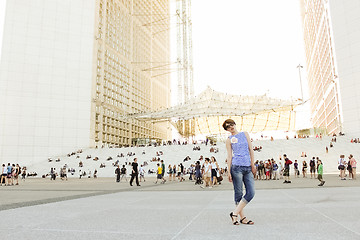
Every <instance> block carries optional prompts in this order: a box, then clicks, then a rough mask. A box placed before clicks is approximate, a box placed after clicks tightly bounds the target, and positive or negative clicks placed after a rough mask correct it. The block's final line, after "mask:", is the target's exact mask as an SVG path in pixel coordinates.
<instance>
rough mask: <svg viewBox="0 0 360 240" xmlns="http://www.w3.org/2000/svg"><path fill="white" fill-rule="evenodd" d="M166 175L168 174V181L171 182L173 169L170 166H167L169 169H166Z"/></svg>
mask: <svg viewBox="0 0 360 240" xmlns="http://www.w3.org/2000/svg"><path fill="white" fill-rule="evenodd" d="M168 173H169V181H171V180H172V175H173V169H172V167H171V165H170V164H169V167H168Z"/></svg>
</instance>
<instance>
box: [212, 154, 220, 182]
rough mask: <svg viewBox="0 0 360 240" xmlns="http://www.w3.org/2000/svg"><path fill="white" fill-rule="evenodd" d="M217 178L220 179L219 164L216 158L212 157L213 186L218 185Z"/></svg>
mask: <svg viewBox="0 0 360 240" xmlns="http://www.w3.org/2000/svg"><path fill="white" fill-rule="evenodd" d="M217 177H220V174H219V164H218V163H217V162H216V159H215V157H211V178H212V185H213V186H214V185H216V184H217Z"/></svg>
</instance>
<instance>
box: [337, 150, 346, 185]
mask: <svg viewBox="0 0 360 240" xmlns="http://www.w3.org/2000/svg"><path fill="white" fill-rule="evenodd" d="M338 163H339V166H338V169H339V170H340V179H341V180H346V178H345V165H346V161H345V155H340V159H339V162H338Z"/></svg>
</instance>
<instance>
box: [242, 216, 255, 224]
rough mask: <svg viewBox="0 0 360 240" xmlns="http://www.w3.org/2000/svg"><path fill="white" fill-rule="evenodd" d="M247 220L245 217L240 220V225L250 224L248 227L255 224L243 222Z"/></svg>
mask: <svg viewBox="0 0 360 240" xmlns="http://www.w3.org/2000/svg"><path fill="white" fill-rule="evenodd" d="M245 219H246V217H243V219H241V220H240V223H241V224H248V225H254V222H253V221H251V220H250V221H247V222H243V221H244V220H245Z"/></svg>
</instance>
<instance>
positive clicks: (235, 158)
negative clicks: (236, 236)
mask: <svg viewBox="0 0 360 240" xmlns="http://www.w3.org/2000/svg"><path fill="white" fill-rule="evenodd" d="M222 126H223V128H224V129H225V130H226V131H228V132H230V133H231V135H230V136H229V137H228V138H227V139H226V150H227V158H226V160H227V164H228V169H229V171H230V174H228V179H229V182H232V183H233V186H234V200H235V205H236V207H235V209H234V210H233V211H232V212H230V217H231V220H232V223H233V224H234V225H239V224H240V223H241V224H248V225H252V224H254V222H253V221H252V220H248V219H247V218H246V217H245V215H244V208H245V207H246V205H247V204H248V203H249V202H250V201H251V200H252V199H253V197H254V195H255V182H254V176H255V174H256V167H255V164H254V150H253V148H252V144H251V140H250V136H249V134H248V133H247V132H238V130H237V129H236V124H235V121H234V120H232V119H227V120H225V122H224V123H223V125H222ZM243 184H244V185H245V189H246V193H245V195H244V196H243ZM239 215H240V220H239V219H238V216H239ZM239 222H240V223H239Z"/></svg>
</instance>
